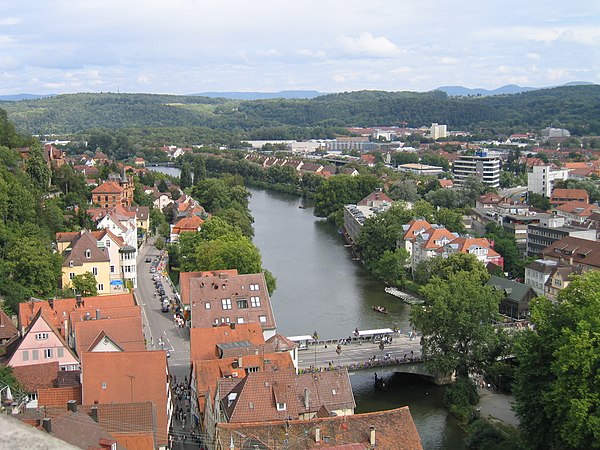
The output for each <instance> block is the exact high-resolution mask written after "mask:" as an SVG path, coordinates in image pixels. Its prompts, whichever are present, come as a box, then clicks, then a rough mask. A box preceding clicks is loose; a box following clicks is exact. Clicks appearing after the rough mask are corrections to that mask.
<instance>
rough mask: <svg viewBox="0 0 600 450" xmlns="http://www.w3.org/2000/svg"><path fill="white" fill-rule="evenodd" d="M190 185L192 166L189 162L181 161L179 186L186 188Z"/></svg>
mask: <svg viewBox="0 0 600 450" xmlns="http://www.w3.org/2000/svg"><path fill="white" fill-rule="evenodd" d="M191 185H192V166H191V165H190V163H187V162H185V163H183V164H182V166H181V173H180V175H179V186H180V187H181V189H186V188H188V187H190V186H191Z"/></svg>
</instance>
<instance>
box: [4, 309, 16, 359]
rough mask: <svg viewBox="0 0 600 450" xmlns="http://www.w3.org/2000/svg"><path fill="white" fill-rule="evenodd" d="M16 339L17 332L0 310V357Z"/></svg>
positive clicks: (8, 318)
mask: <svg viewBox="0 0 600 450" xmlns="http://www.w3.org/2000/svg"><path fill="white" fill-rule="evenodd" d="M17 339H19V330H17V327H15V324H14V323H13V322H12V320H10V317H8V316H7V315H6V313H5V312H4V310H2V309H1V308H0V355H2V354H3V352H4V350H5V349H6V348H7V347H8V346H9V345H10V344H12V343H13V342H15V341H16V340H17Z"/></svg>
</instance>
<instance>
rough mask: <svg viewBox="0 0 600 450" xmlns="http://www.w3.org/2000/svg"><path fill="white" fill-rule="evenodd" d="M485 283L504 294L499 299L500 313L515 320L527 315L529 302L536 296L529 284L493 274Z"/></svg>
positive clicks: (525, 317) (524, 317)
mask: <svg viewBox="0 0 600 450" xmlns="http://www.w3.org/2000/svg"><path fill="white" fill-rule="evenodd" d="M487 285H488V286H493V287H494V288H495V289H496V290H498V291H501V292H502V293H503V294H504V297H503V298H502V300H501V301H500V314H502V315H504V316H507V317H510V318H512V319H517V320H520V319H527V318H528V317H529V302H530V301H531V299H532V298H534V297H537V294H536V293H535V291H534V290H533V289H532V288H531V286H528V285H526V284H523V283H518V282H516V281H513V280H509V279H507V278H500V277H497V276H495V275H492V276H491V277H490V279H489V280H488V282H487Z"/></svg>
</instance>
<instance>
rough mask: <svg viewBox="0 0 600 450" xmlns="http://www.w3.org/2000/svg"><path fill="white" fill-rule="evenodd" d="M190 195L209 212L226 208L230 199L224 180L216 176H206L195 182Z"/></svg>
mask: <svg viewBox="0 0 600 450" xmlns="http://www.w3.org/2000/svg"><path fill="white" fill-rule="evenodd" d="M191 195H192V197H193V198H195V199H196V200H197V201H198V202H199V203H200V204H201V205H202V206H203V207H204V209H205V210H206V211H208V212H211V213H212V212H215V211H217V210H219V209H222V208H226V207H227V206H228V205H229V203H230V201H231V198H230V196H229V189H228V188H227V186H226V185H225V182H224V181H223V180H220V179H217V178H207V179H206V180H202V181H200V182H199V183H197V184H195V185H194V187H193V189H192V192H191Z"/></svg>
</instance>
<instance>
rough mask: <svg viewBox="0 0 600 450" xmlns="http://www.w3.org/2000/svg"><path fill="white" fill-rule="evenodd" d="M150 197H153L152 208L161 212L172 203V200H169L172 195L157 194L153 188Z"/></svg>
mask: <svg viewBox="0 0 600 450" xmlns="http://www.w3.org/2000/svg"><path fill="white" fill-rule="evenodd" d="M152 196H153V197H154V203H153V204H154V207H155V208H157V209H159V210H161V211H162V210H163V209H164V208H165V207H167V206H169V205H170V204H171V203H174V200H173V199H172V198H171V197H172V194H171V192H169V191H167V192H159V190H158V189H156V188H154V192H153V194H152Z"/></svg>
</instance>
